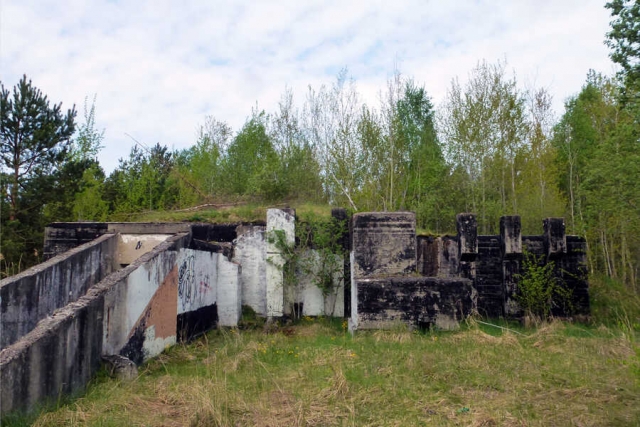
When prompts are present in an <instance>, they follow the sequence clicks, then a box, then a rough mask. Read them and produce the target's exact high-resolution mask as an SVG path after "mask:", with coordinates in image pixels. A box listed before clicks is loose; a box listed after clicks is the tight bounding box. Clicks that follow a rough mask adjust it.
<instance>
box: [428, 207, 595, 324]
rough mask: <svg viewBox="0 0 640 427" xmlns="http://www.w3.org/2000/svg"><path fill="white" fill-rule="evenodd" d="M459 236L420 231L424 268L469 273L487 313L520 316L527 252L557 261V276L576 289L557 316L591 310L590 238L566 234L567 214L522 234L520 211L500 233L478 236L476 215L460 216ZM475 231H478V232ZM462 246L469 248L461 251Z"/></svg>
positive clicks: (503, 222)
mask: <svg viewBox="0 0 640 427" xmlns="http://www.w3.org/2000/svg"><path fill="white" fill-rule="evenodd" d="M457 219H458V223H459V226H458V230H459V232H460V233H465V234H466V235H465V237H464V238H463V239H462V243H461V241H460V240H461V239H460V237H459V236H454V237H449V236H445V237H437V238H434V237H422V236H418V240H417V241H418V272H419V273H420V274H422V275H425V276H431V277H443V278H444V277H449V278H456V277H466V278H469V279H471V280H473V283H474V287H475V288H476V290H477V292H478V312H479V314H480V315H482V316H487V317H501V316H512V317H517V316H520V315H521V314H522V313H521V309H520V307H519V306H518V304H517V301H516V299H517V298H516V295H517V290H518V281H519V277H520V275H522V274H523V273H524V271H523V269H522V265H523V264H522V261H523V257H524V254H525V253H529V254H530V255H533V256H535V257H536V258H538V259H539V261H540V265H544V264H546V263H548V262H553V263H554V266H555V276H556V278H558V279H559V282H560V283H561V284H562V286H565V287H566V289H568V290H570V292H571V293H572V298H571V300H570V304H568V305H567V306H565V307H564V308H563V307H560V306H556V307H554V308H553V310H552V313H553V314H554V315H557V316H566V315H569V314H574V313H575V314H588V313H589V284H588V280H587V276H588V274H587V260H586V242H585V241H584V239H583V238H581V237H578V236H567V235H566V234H565V226H564V220H563V219H562V218H547V219H545V220H543V233H542V234H541V235H537V236H523V235H521V225H520V217H519V216H504V217H502V218H501V219H500V234H499V235H489V236H482V235H477V227H476V226H475V220H474V218H473V215H472V214H461V215H459V216H458V218H457ZM474 233H475V235H474ZM461 248H462V250H463V251H465V253H462V252H461Z"/></svg>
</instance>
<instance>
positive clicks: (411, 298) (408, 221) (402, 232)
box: [349, 212, 477, 330]
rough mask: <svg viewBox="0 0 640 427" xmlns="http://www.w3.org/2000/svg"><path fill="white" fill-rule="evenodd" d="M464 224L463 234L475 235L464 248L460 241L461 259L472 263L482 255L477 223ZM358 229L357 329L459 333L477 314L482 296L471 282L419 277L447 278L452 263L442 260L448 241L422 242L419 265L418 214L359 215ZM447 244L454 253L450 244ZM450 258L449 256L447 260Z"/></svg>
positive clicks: (355, 244)
mask: <svg viewBox="0 0 640 427" xmlns="http://www.w3.org/2000/svg"><path fill="white" fill-rule="evenodd" d="M459 219H461V217H460V216H459ZM462 219H463V221H462V223H463V224H464V225H465V227H466V228H465V229H464V230H463V232H467V231H466V230H467V229H468V230H469V232H468V233H467V234H468V236H467V237H466V239H465V240H464V241H463V244H462V246H460V242H459V241H456V242H454V243H455V245H454V246H455V248H456V249H457V250H455V255H457V254H458V253H460V252H462V253H464V254H466V255H465V260H466V261H465V262H471V261H473V260H474V259H475V254H476V253H477V241H476V239H475V235H472V234H473V233H472V232H473V229H474V224H475V223H474V222H473V218H471V217H469V216H468V215H467V216H465V217H462ZM352 224H353V243H352V248H353V251H352V259H351V262H352V268H351V319H350V322H349V323H350V324H349V326H350V329H351V330H354V329H370V328H386V327H390V326H392V325H394V324H397V323H408V324H410V325H414V326H417V327H431V326H434V327H436V328H441V329H454V328H457V327H458V324H459V321H460V320H461V319H463V318H464V317H465V316H468V315H469V314H470V313H471V312H472V311H473V310H475V308H476V299H477V295H476V291H475V288H474V287H473V282H472V281H471V280H469V279H466V278H455V279H452V278H436V277H416V276H415V272H416V268H418V270H419V271H422V272H426V273H429V274H433V275H438V274H440V271H441V270H442V274H443V275H444V274H447V273H448V269H449V268H451V263H450V262H449V261H448V260H444V259H441V256H444V255H442V254H443V252H444V248H445V240H443V239H428V238H422V239H420V240H419V242H420V243H419V246H418V254H419V259H420V264H419V266H418V265H417V260H418V258H417V256H416V255H417V254H416V245H417V243H416V235H415V215H414V214H412V213H406V212H400V213H384V214H383V213H365V214H356V215H354V217H353V221H352ZM446 242H447V243H446V245H447V246H446V247H447V249H449V246H450V244H449V243H450V242H449V241H446ZM470 254H471V255H473V256H471V255H470ZM449 256H450V255H449V254H448V253H447V255H446V258H448V257H449ZM411 273H413V274H414V275H413V276H411Z"/></svg>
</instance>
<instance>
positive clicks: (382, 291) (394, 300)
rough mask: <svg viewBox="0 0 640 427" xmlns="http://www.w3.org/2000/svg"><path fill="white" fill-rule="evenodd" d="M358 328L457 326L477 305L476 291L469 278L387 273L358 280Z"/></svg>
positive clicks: (448, 328)
mask: <svg viewBox="0 0 640 427" xmlns="http://www.w3.org/2000/svg"><path fill="white" fill-rule="evenodd" d="M355 283H356V286H357V295H358V307H357V313H358V319H357V327H358V329H370V328H376V329H377V328H385V327H389V326H391V325H393V324H394V323H405V324H410V325H413V326H416V327H435V328H438V329H445V330H450V329H456V328H458V327H459V322H460V321H461V320H462V319H464V318H465V317H466V316H468V315H469V314H471V312H472V311H473V310H474V309H475V308H476V292H475V289H474V287H473V283H472V282H471V280H468V279H444V278H437V277H387V278H380V279H359V280H356V282H355Z"/></svg>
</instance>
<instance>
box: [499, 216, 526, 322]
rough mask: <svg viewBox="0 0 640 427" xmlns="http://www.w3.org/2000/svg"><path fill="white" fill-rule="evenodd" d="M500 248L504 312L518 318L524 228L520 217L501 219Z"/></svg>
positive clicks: (504, 217)
mask: <svg viewBox="0 0 640 427" xmlns="http://www.w3.org/2000/svg"><path fill="white" fill-rule="evenodd" d="M500 248H501V253H502V283H503V292H504V307H503V310H504V314H505V315H506V316H516V315H518V314H519V313H520V306H519V305H518V302H517V301H516V298H515V295H516V292H517V290H518V275H519V274H520V262H521V260H522V227H521V222H520V216H519V215H513V216H503V217H501V218H500Z"/></svg>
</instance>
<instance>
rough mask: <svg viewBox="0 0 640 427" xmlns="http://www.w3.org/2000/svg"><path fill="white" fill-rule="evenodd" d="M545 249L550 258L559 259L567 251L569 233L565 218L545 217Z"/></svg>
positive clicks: (543, 222)
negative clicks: (567, 232)
mask: <svg viewBox="0 0 640 427" xmlns="http://www.w3.org/2000/svg"><path fill="white" fill-rule="evenodd" d="M542 224H543V226H544V250H545V253H546V255H547V259H548V260H553V259H558V258H560V257H562V255H564V254H566V253H567V234H566V232H565V226H564V218H545V219H544V220H543V221H542Z"/></svg>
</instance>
